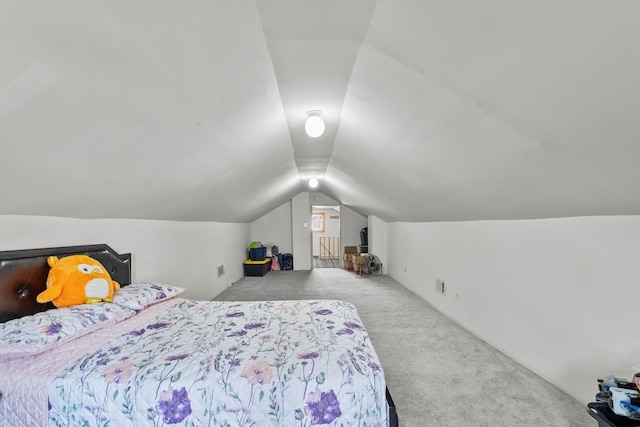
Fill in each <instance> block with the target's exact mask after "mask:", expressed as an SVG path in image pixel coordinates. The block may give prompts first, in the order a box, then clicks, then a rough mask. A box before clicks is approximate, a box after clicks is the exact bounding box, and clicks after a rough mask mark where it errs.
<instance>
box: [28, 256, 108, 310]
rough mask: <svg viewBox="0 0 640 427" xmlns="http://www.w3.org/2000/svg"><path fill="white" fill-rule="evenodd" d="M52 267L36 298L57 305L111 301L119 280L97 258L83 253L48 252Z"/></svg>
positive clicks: (41, 301) (49, 262)
mask: <svg viewBox="0 0 640 427" xmlns="http://www.w3.org/2000/svg"><path fill="white" fill-rule="evenodd" d="M47 263H48V264H49V266H50V267H51V270H49V275H48V276H47V289H46V290H45V291H42V292H41V293H40V294H39V295H38V296H37V297H36V300H37V301H38V302H39V303H45V302H49V301H51V302H52V303H53V305H55V306H56V307H68V306H71V305H79V304H91V303H95V302H101V301H106V302H111V301H113V293H114V292H115V291H117V290H118V289H120V284H118V282H116V281H115V280H111V276H110V275H109V273H108V272H107V270H106V269H105V268H104V266H103V265H102V264H100V262H98V261H97V260H95V259H93V258H91V257H88V256H86V255H71V256H67V257H64V258H60V259H59V258H58V257H56V256H51V257H49V258H48V259H47Z"/></svg>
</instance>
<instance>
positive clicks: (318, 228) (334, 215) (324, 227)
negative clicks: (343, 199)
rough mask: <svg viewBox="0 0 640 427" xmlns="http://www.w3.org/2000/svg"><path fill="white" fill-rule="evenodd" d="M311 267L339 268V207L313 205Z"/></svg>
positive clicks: (340, 254)
mask: <svg viewBox="0 0 640 427" xmlns="http://www.w3.org/2000/svg"><path fill="white" fill-rule="evenodd" d="M311 211H312V213H311V231H312V232H313V239H312V240H313V267H314V268H340V260H341V256H342V252H341V250H340V206H339V205H313V206H312V207H311Z"/></svg>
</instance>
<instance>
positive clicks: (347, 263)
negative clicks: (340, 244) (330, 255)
mask: <svg viewBox="0 0 640 427" xmlns="http://www.w3.org/2000/svg"><path fill="white" fill-rule="evenodd" d="M344 269H345V270H353V263H352V262H351V261H346V260H345V261H344Z"/></svg>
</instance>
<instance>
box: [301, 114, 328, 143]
mask: <svg viewBox="0 0 640 427" xmlns="http://www.w3.org/2000/svg"><path fill="white" fill-rule="evenodd" d="M321 115H322V111H319V110H311V111H307V116H308V118H307V121H306V123H305V124H304V131H305V132H306V133H307V135H309V136H310V137H311V138H317V137H319V136H320V135H322V134H323V133H324V121H323V120H322V117H320V116H321Z"/></svg>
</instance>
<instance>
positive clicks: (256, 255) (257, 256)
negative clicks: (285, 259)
mask: <svg viewBox="0 0 640 427" xmlns="http://www.w3.org/2000/svg"><path fill="white" fill-rule="evenodd" d="M249 256H250V257H251V261H263V260H264V259H265V258H266V257H267V247H266V246H262V247H260V248H252V249H249Z"/></svg>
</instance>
